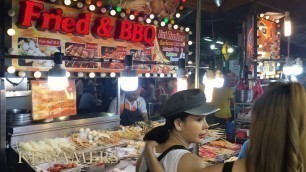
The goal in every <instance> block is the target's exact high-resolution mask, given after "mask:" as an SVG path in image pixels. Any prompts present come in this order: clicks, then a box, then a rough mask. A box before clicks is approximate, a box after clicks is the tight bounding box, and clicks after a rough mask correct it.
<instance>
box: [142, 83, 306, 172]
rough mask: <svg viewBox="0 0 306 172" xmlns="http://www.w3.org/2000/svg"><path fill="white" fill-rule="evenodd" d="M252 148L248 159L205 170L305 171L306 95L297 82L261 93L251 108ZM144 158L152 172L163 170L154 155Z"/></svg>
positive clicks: (149, 153)
mask: <svg viewBox="0 0 306 172" xmlns="http://www.w3.org/2000/svg"><path fill="white" fill-rule="evenodd" d="M250 132H251V133H250V148H249V152H248V155H247V158H246V159H241V160H238V161H236V162H231V163H225V164H218V165H215V166H210V167H208V168H204V169H202V170H200V171H202V172H210V171H213V172H221V171H224V172H231V171H239V172H244V171H248V172H305V171H306V97H305V89H304V87H303V86H302V85H300V84H298V83H289V84H283V85H278V86H275V87H273V88H271V89H270V90H268V91H267V92H266V93H265V94H264V95H263V96H261V97H260V98H259V99H258V100H257V101H256V102H255V103H254V106H253V108H252V124H251V130H250ZM153 146H154V144H153V143H149V144H147V145H146V148H145V159H146V161H147V162H148V164H149V167H150V170H151V171H153V172H156V171H164V170H163V168H162V167H161V166H160V165H159V164H158V161H156V158H155V157H154V156H152V147H153Z"/></svg>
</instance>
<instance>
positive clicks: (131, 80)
mask: <svg viewBox="0 0 306 172" xmlns="http://www.w3.org/2000/svg"><path fill="white" fill-rule="evenodd" d="M120 86H121V89H122V90H124V91H134V90H136V89H137V88H138V76H137V71H136V70H134V69H133V56H132V55H126V56H125V68H124V70H123V71H122V72H121V77H120Z"/></svg>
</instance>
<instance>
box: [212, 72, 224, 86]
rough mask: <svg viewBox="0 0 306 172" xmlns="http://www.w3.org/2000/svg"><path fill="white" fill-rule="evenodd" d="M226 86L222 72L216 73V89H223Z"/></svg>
mask: <svg viewBox="0 0 306 172" xmlns="http://www.w3.org/2000/svg"><path fill="white" fill-rule="evenodd" d="M223 84H224V76H223V74H222V72H221V71H220V70H217V71H216V75H215V78H214V87H216V88H221V87H223Z"/></svg>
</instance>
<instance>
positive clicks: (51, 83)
mask: <svg viewBox="0 0 306 172" xmlns="http://www.w3.org/2000/svg"><path fill="white" fill-rule="evenodd" d="M63 55H64V54H62V53H59V52H56V53H54V59H53V61H54V66H53V68H51V69H50V70H49V72H48V87H49V88H50V89H51V90H55V91H60V90H64V89H66V88H67V86H68V77H67V74H66V73H67V71H66V69H65V68H64V67H63V60H62V56H63Z"/></svg>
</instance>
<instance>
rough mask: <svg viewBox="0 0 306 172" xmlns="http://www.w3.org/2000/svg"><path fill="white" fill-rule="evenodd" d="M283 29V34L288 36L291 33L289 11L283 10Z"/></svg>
mask: <svg viewBox="0 0 306 172" xmlns="http://www.w3.org/2000/svg"><path fill="white" fill-rule="evenodd" d="M284 31H285V34H284V35H285V36H290V35H291V20H290V16H289V12H288V11H286V12H285V19H284Z"/></svg>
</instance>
